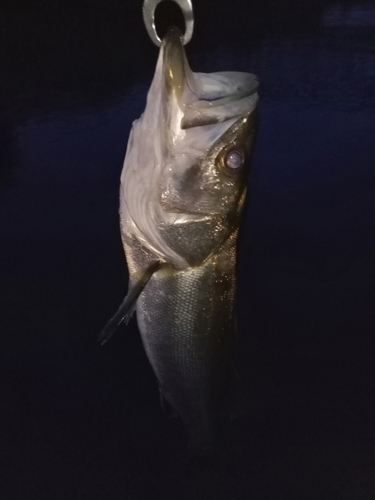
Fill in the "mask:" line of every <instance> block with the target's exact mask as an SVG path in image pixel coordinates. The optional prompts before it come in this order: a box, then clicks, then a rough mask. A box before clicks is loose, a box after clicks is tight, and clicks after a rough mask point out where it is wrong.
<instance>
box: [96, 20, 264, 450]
mask: <svg viewBox="0 0 375 500" xmlns="http://www.w3.org/2000/svg"><path fill="white" fill-rule="evenodd" d="M258 85H259V84H258V80H257V78H256V76H255V75H253V74H251V73H245V72H225V71H224V72H214V73H198V72H197V73H195V72H193V71H192V70H191V69H190V66H189V63H188V61H187V58H186V54H185V49H184V46H183V43H182V35H181V32H180V31H179V30H178V29H177V28H170V29H169V30H168V32H167V34H166V35H165V37H164V39H163V41H162V45H161V47H160V51H159V57H158V60H157V65H156V70H155V74H154V77H153V81H152V84H151V87H150V89H149V92H148V95H147V102H146V107H145V110H144V112H143V114H142V115H141V117H140V118H139V119H138V120H136V121H134V122H133V126H132V129H131V132H130V135H129V140H128V146H127V152H126V156H125V160H124V165H123V169H122V173H121V185H120V208H119V215H120V230H121V238H122V243H123V247H124V251H125V256H126V261H127V265H128V269H129V291H128V294H127V296H126V297H125V299H124V301H123V303H122V304H121V306H120V308H119V310H118V311H117V313H116V314H115V315H114V317H113V318H112V319H111V320H110V321H109V323H108V324H107V326H106V327H105V328H104V330H103V331H102V333H101V337H100V338H101V341H102V343H105V342H106V341H107V340H108V339H109V338H110V337H111V336H112V334H113V332H114V331H115V330H116V328H117V327H118V325H119V324H121V323H123V322H125V323H127V322H128V321H129V319H130V317H131V316H132V314H133V312H134V311H135V310H136V316H137V322H138V327H139V331H140V334H141V338H142V342H143V346H144V349H145V351H146V354H147V357H148V360H149V362H150V363H151V366H152V368H153V371H154V373H155V375H156V379H157V382H158V386H159V391H160V394H161V399H162V401H163V402H164V403H165V404H164V406H168V407H169V408H170V409H171V412H172V413H176V414H178V415H179V416H180V418H181V419H182V421H183V422H184V424H185V426H186V429H187V431H188V434H189V436H190V444H189V448H190V450H191V451H192V452H193V453H195V454H198V455H206V454H209V453H212V451H213V450H215V447H216V444H217V440H218V435H219V432H220V425H221V421H222V418H223V415H224V414H225V412H226V409H227V408H228V407H229V406H230V400H231V398H232V396H233V394H234V392H235V383H236V382H235V379H236V369H235V366H234V362H233V353H234V347H235V337H236V332H235V304H236V255H237V239H238V231H239V228H240V223H241V213H242V211H243V208H244V202H245V197H246V191H247V185H248V179H249V159H250V156H251V152H252V149H253V142H254V137H255V132H256V123H257V120H256V109H257V104H258Z"/></svg>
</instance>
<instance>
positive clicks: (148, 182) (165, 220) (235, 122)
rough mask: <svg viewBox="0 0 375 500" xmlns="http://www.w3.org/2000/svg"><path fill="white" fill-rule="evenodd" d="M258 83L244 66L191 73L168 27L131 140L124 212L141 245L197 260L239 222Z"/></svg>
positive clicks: (183, 260) (177, 260) (168, 256)
mask: <svg viewBox="0 0 375 500" xmlns="http://www.w3.org/2000/svg"><path fill="white" fill-rule="evenodd" d="M257 88H258V82H257V79H256V77H255V76H254V75H252V74H249V73H241V72H219V73H210V74H206V73H194V72H193V71H192V70H191V69H190V66H189V64H188V61H187V58H186V54H185V50H184V47H183V45H182V36H181V33H180V32H179V31H178V30H177V29H176V28H173V29H171V30H169V32H168V33H167V35H166V37H165V38H164V40H163V43H162V46H161V49H160V53H159V59H158V63H157V67H156V71H155V75H154V79H153V82H152V85H151V87H150V91H149V93H148V97H147V105H146V109H145V111H144V113H143V115H142V116H141V118H140V119H139V120H138V121H137V122H135V124H134V125H133V130H132V133H131V136H130V139H129V145H128V151H127V155H126V158H125V163H124V169H123V173H122V185H123V187H122V207H123V210H122V215H124V217H123V220H124V221H125V223H126V222H127V223H128V225H129V223H131V224H133V226H134V227H136V232H137V236H138V239H139V240H142V242H143V244H144V245H146V246H148V248H149V249H150V250H152V251H154V253H156V254H157V255H159V257H161V258H163V259H164V260H166V261H168V262H170V263H171V264H173V265H175V266H176V267H186V265H192V264H194V265H198V264H199V262H201V261H203V260H204V259H205V258H206V257H207V256H208V255H209V254H210V253H212V252H213V251H214V250H215V248H218V247H219V246H220V244H221V243H222V241H224V239H225V238H227V236H228V234H229V233H230V232H231V231H233V230H235V226H236V224H237V225H238V221H237V219H236V216H237V215H238V214H239V212H240V211H241V208H242V205H243V201H244V196H245V192H246V185H247V179H248V171H247V163H248V162H247V160H248V158H249V156H250V153H251V148H252V142H253V138H254V131H255V122H256V120H255V110H256V106H257V102H258V94H257ZM120 211H121V209H120ZM234 221H235V222H234ZM197 241H199V244H197Z"/></svg>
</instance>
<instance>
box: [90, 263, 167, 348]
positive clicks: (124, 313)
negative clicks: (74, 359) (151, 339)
mask: <svg viewBox="0 0 375 500" xmlns="http://www.w3.org/2000/svg"><path fill="white" fill-rule="evenodd" d="M161 266H162V262H161V261H160V260H157V261H155V262H153V263H152V264H150V265H149V267H148V268H147V269H146V270H145V272H144V273H143V274H142V276H141V278H140V279H139V280H138V281H137V282H136V283H135V284H134V285H133V286H132V287H129V291H128V294H127V295H126V297H125V299H124V300H123V302H122V304H121V305H120V307H119V309H118V311H117V313H116V314H115V315H114V316H113V317H112V318H111V319H110V320H109V321H108V323H107V324H106V326H105V327H104V328H103V330H102V331H101V333H100V334H99V341H100V343H101V344H102V345H103V344H105V343H106V342H108V340H109V339H110V338H111V337H112V335H113V334H114V332H115V331H116V329H117V328H118V326H119V325H120V324H121V323H125V324H128V322H129V320H130V318H131V316H132V314H133V312H134V309H135V306H136V303H137V299H138V297H139V296H140V294H141V293H142V291H143V289H144V287H145V286H146V285H147V283H148V282H149V280H150V278H151V276H152V275H153V274H154V273H155V272H156V271H158V270H159V269H160V267H161Z"/></svg>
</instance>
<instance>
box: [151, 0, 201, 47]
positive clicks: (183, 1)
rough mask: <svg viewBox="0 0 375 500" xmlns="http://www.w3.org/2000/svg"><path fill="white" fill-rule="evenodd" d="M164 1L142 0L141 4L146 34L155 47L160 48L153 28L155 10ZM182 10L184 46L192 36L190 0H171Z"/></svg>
mask: <svg viewBox="0 0 375 500" xmlns="http://www.w3.org/2000/svg"><path fill="white" fill-rule="evenodd" d="M163 1H164V0H144V2H143V9H142V10H143V20H144V22H145V26H146V30H147V33H148V34H149V36H150V38H151V40H152V41H153V42H154V44H155V45H156V46H157V47H160V45H161V40H160V38H159V36H158V34H157V32H156V28H155V9H156V7H157V5H158V4H159V3H160V2H163ZM173 1H174V2H175V3H176V4H177V5H178V6H179V7H180V9H181V10H182V13H183V15H184V20H185V27H186V31H185V34H184V37H183V41H182V43H183V44H184V45H186V44H187V43H189V42H190V40H191V37H192V36H193V29H194V15H193V5H192V3H191V0H173Z"/></svg>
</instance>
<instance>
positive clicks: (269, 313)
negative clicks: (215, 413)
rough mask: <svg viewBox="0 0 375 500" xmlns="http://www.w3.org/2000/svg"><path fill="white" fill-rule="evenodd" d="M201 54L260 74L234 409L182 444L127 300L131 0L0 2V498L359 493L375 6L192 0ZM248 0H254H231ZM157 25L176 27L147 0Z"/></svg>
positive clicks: (374, 262)
mask: <svg viewBox="0 0 375 500" xmlns="http://www.w3.org/2000/svg"><path fill="white" fill-rule="evenodd" d="M193 4H194V9H195V20H196V28H195V32H194V36H193V40H192V42H191V44H189V45H188V46H187V57H188V59H189V61H190V64H191V66H192V69H193V70H194V71H202V72H211V71H225V70H227V71H228V70H232V71H233V70H238V71H248V72H252V73H255V74H257V75H258V77H259V80H260V84H261V86H260V104H259V127H258V134H257V139H256V144H255V149H254V153H253V157H252V163H251V173H250V176H249V186H250V187H249V196H248V200H247V205H246V213H245V216H244V220H243V225H242V228H241V235H240V245H239V265H238V273H239V292H238V340H237V344H238V349H237V366H238V371H239V373H240V376H241V380H242V382H241V386H242V390H243V393H244V399H245V401H246V408H247V412H246V414H245V415H243V416H242V417H241V418H239V419H237V420H235V421H233V422H232V423H230V424H228V425H227V427H226V428H225V429H224V430H223V443H222V449H221V450H220V452H219V453H217V454H216V455H215V456H213V457H211V458H205V459H203V458H196V457H195V458H192V457H190V455H189V453H188V450H187V441H188V436H187V432H186V430H185V428H184V426H183V424H182V423H181V421H180V420H179V419H169V418H167V417H166V415H164V414H163V412H162V410H161V408H160V402H159V394H158V387H157V383H156V379H155V376H154V374H153V372H152V369H151V367H150V365H149V363H148V360H147V358H146V355H145V353H144V350H143V346H142V343H141V340H140V336H139V332H138V329H137V324H136V320H135V318H133V319H132V320H131V322H130V323H129V325H128V326H127V327H125V326H121V327H120V328H119V330H118V332H117V333H116V335H115V336H114V337H113V339H112V340H111V341H110V342H109V343H108V344H106V345H105V346H104V347H102V346H100V344H99V342H98V340H97V337H98V334H99V333H100V331H101V329H102V328H103V326H104V325H105V324H106V322H107V320H108V319H109V318H110V317H111V315H112V314H113V313H114V312H115V311H116V310H117V307H118V306H119V304H120V302H121V301H122V300H123V298H124V296H125V294H126V292H127V285H128V272H127V268H126V262H125V257H124V254H123V250H122V246H121V240H120V231H119V227H118V189H119V178H120V172H121V168H122V162H123V158H124V155H125V150H126V143H127V138H128V134H129V131H130V128H131V124H132V122H133V120H134V119H136V118H138V117H139V115H140V114H141V113H142V111H143V109H144V106H145V98H146V93H147V90H148V86H149V84H150V82H151V78H152V75H153V72H154V68H155V63H156V58H157V49H156V47H155V46H153V44H152V42H151V41H150V40H149V38H148V36H147V33H146V31H145V29H144V26H143V20H142V14H141V6H142V1H140V0H137V1H135V0H134V1H131V2H130V1H129V2H126V1H122V2H120V1H118V0H109V1H108V2H101V1H100V0H91V1H90V2H89V1H88V0H76V1H73V0H66V1H64V2H62V1H61V2H60V1H58V0H50V1H48V2H47V1H45V0H30V1H27V2H26V1H24V2H22V1H21V0H15V1H10V0H6V1H5V0H3V1H2V2H1V5H0V62H1V76H0V91H1V92H0V132H1V133H0V189H1V192H0V213H1V216H0V221H1V222H0V235H1V244H0V280H1V287H0V290H1V300H0V311H1V318H2V320H1V324H2V327H1V329H0V331H1V337H0V339H1V340H0V341H1V349H0V372H1V375H0V381H1V382H0V390H1V393H0V401H1V404H0V424H1V425H0V428H1V434H0V459H1V464H0V471H1V473H0V482H1V483H2V484H0V498H1V499H4V500H8V499H9V500H17V499H22V500H27V499H34V498H35V499H38V500H39V499H40V500H44V499H47V500H50V499H53V500H60V499H61V500H78V499H82V500H85V499H90V500H102V499H106V500H120V499H123V500H153V499H159V498H160V499H165V500H169V499H170V500H177V499H183V500H211V499H215V500H221V499H222V500H242V499H244V500H245V499H246V500H247V499H254V500H268V499H269V500H310V499H311V500H318V499H319V500H335V499H337V500H339V499H340V500H365V499H366V500H367V499H368V500H370V499H371V500H373V498H374V495H375V432H374V429H375V425H374V419H375V413H374V410H375V408H374V390H375V387H374V386H375V378H374V377H375V373H374V361H375V359H374V356H375V342H374V327H375V285H374V283H375V281H374V279H375V4H371V3H369V2H367V3H358V2H357V3H356V2H351V3H350V2H345V3H330V2H328V1H324V0H310V1H306V2H297V1H296V0H290V1H289V0H280V1H278V2H276V1H274V0H265V1H263V2H260V1H259V0H254V1H249V2H246V3H245V2H243V1H240V0H231V1H229V0H219V1H216V2H211V1H209V0H195V1H194V0H193ZM244 5H246V7H244ZM157 21H158V22H159V25H160V31H161V32H163V30H165V28H166V27H167V26H168V25H169V24H171V23H176V24H181V19H180V16H179V12H178V10H177V9H173V6H172V8H171V6H169V8H168V4H165V5H162V6H160V10H159V12H158V17H157Z"/></svg>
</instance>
